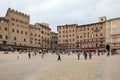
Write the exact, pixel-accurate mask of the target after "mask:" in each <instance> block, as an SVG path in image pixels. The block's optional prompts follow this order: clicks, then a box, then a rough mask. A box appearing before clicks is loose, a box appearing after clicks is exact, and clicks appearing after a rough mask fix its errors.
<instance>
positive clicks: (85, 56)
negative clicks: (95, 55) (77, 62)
mask: <svg viewBox="0 0 120 80" xmlns="http://www.w3.org/2000/svg"><path fill="white" fill-rule="evenodd" d="M83 55H84V59H85V60H86V59H87V53H86V51H84V54H83Z"/></svg>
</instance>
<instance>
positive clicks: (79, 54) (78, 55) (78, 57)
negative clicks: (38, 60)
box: [77, 52, 80, 60]
mask: <svg viewBox="0 0 120 80" xmlns="http://www.w3.org/2000/svg"><path fill="white" fill-rule="evenodd" d="M77 56H78V60H80V53H79V52H78V55H77Z"/></svg>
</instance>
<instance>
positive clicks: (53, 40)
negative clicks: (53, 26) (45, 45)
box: [50, 32, 58, 50]
mask: <svg viewBox="0 0 120 80" xmlns="http://www.w3.org/2000/svg"><path fill="white" fill-rule="evenodd" d="M50 40H51V49H52V50H57V49H58V33H55V32H51V38H50Z"/></svg>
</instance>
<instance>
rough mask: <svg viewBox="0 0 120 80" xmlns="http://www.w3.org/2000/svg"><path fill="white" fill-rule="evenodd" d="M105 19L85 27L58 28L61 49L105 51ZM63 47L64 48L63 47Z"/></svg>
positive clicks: (67, 26) (68, 26)
mask: <svg viewBox="0 0 120 80" xmlns="http://www.w3.org/2000/svg"><path fill="white" fill-rule="evenodd" d="M105 20H106V19H105V17H102V19H101V18H99V21H100V22H97V23H91V24H85V25H77V24H71V25H63V26H58V27H57V31H58V45H59V49H63V50H66V49H76V48H80V49H83V50H92V51H96V50H99V51H100V50H104V49H105V37H106V35H105V31H106V28H105ZM61 45H62V46H61Z"/></svg>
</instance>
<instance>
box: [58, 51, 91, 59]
mask: <svg viewBox="0 0 120 80" xmlns="http://www.w3.org/2000/svg"><path fill="white" fill-rule="evenodd" d="M56 54H57V55H58V58H57V61H61V56H60V53H58V52H56ZM81 54H82V53H80V52H78V53H77V58H78V60H80V55H81ZM68 55H70V53H69V54H68ZM83 56H84V59H85V60H87V57H89V59H92V53H91V52H86V51H84V52H83Z"/></svg>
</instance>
